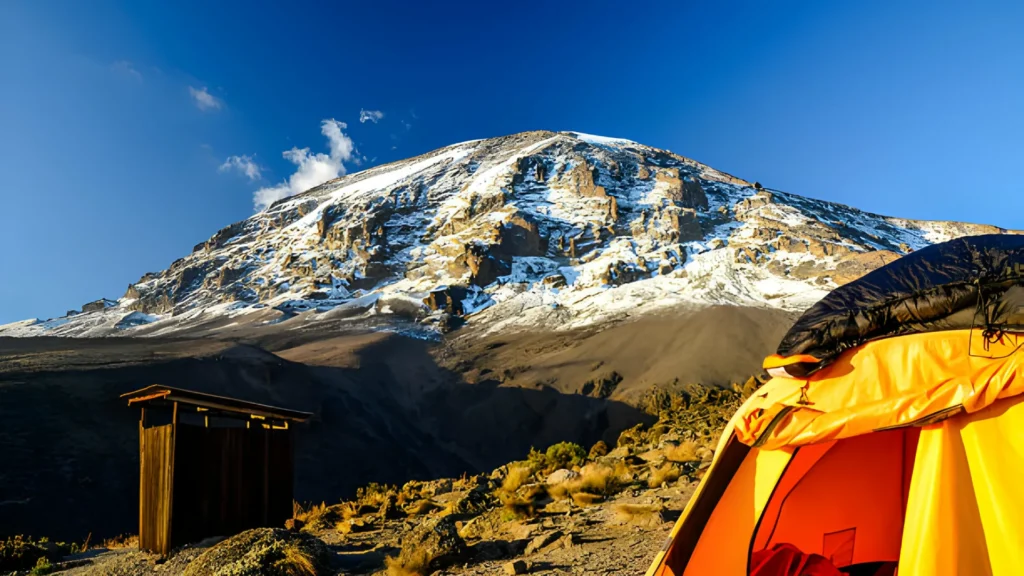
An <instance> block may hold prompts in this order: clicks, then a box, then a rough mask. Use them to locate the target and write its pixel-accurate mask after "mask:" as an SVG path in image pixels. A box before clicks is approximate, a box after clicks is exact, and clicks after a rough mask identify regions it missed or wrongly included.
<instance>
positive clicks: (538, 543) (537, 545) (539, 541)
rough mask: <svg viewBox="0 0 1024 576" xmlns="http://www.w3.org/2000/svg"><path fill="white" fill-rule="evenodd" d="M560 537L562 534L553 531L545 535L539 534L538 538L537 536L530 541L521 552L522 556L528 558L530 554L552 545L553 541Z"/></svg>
mask: <svg viewBox="0 0 1024 576" xmlns="http://www.w3.org/2000/svg"><path fill="white" fill-rule="evenodd" d="M561 537H562V532H561V531H559V530H554V531H552V532H548V533H547V534H541V535H540V536H537V537H536V538H534V539H533V540H530V543H529V544H527V545H526V550H525V551H523V554H526V555H527V556H529V555H530V554H534V553H535V552H537V551H539V550H540V549H542V548H544V547H546V546H548V545H550V544H553V543H554V542H555V541H557V540H558V539H559V538H561Z"/></svg>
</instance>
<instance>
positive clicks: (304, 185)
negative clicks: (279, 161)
mask: <svg viewBox="0 0 1024 576" xmlns="http://www.w3.org/2000/svg"><path fill="white" fill-rule="evenodd" d="M345 128H348V125H346V124H345V123H344V122H339V121H337V120H335V119H334V118H331V119H329V120H323V121H321V122H320V133H321V134H323V135H324V136H326V137H327V142H328V143H329V145H330V153H329V154H324V153H322V152H318V153H316V154H312V153H310V151H309V148H292V149H291V150H286V151H285V152H284V153H283V156H284V157H285V159H286V160H288V161H289V162H291V163H292V164H295V165H296V166H298V168H296V170H295V173H294V174H292V175H291V176H289V177H288V180H287V181H285V182H281V183H280V184H278V185H277V186H271V187H268V188H260V189H259V190H257V191H256V193H255V194H253V204H255V206H256V209H257V210H262V209H264V208H266V207H268V206H270V205H271V204H273V203H274V202H277V201H278V200H281V199H282V198H288V197H289V196H294V195H296V194H300V193H302V192H305V191H306V190H309V189H310V188H312V187H314V186H319V185H320V184H323V183H324V182H327V181H328V180H334V179H335V178H338V177H340V176H344V175H345V172H346V171H345V165H344V162H348V161H350V160H351V159H352V153H353V152H354V151H355V145H353V143H352V139H351V138H349V137H348V135H347V134H345V133H344V132H342V130H344V129H345Z"/></svg>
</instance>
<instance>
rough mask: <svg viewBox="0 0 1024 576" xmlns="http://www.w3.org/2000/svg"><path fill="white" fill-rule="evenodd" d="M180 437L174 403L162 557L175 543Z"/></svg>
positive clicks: (176, 404) (176, 405) (175, 404)
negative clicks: (175, 502) (175, 489)
mask: <svg viewBox="0 0 1024 576" xmlns="http://www.w3.org/2000/svg"><path fill="white" fill-rule="evenodd" d="M177 436H178V403H177V402H175V403H174V411H173V413H172V415H171V442H170V444H171V446H170V450H168V459H167V509H166V510H167V521H166V524H165V526H167V528H166V530H167V532H166V536H165V540H164V542H163V551H162V552H161V555H162V556H167V554H168V553H169V552H170V551H171V544H172V542H174V460H175V444H176V439H177Z"/></svg>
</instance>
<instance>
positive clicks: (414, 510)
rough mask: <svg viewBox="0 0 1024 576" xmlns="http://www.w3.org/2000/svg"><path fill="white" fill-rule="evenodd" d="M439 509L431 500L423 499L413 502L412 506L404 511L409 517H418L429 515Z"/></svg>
mask: <svg viewBox="0 0 1024 576" xmlns="http://www.w3.org/2000/svg"><path fill="white" fill-rule="evenodd" d="M439 508H441V507H440V506H438V505H437V504H436V503H434V501H433V500H429V499H423V500H419V501H417V502H415V503H414V504H413V505H412V506H410V507H408V508H406V509H405V512H406V514H409V515H410V516H419V515H421V514H429V513H431V512H433V511H434V510H437V509H439Z"/></svg>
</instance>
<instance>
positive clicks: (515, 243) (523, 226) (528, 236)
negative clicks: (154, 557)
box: [495, 214, 548, 258]
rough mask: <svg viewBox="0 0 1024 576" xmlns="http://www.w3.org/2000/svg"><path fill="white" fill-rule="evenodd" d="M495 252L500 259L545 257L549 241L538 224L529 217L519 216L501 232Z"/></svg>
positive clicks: (509, 222)
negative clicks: (542, 234)
mask: <svg viewBox="0 0 1024 576" xmlns="http://www.w3.org/2000/svg"><path fill="white" fill-rule="evenodd" d="M499 234H500V240H499V244H498V247H497V250H495V252H496V255H497V256H498V257H500V258H508V257H511V256H543V255H544V254H545V253H547V251H548V239H547V238H545V237H543V236H541V234H540V228H539V227H538V226H537V223H536V222H534V221H533V220H532V219H530V218H529V217H528V216H525V215H521V214H517V215H515V216H513V217H512V219H511V220H509V221H508V222H507V223H506V224H505V225H504V226H503V227H502V228H501V229H500V230H499Z"/></svg>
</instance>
